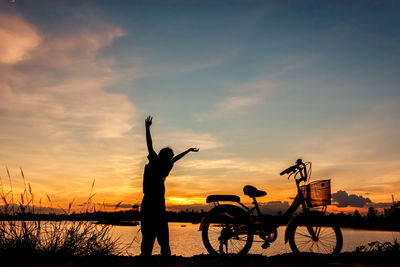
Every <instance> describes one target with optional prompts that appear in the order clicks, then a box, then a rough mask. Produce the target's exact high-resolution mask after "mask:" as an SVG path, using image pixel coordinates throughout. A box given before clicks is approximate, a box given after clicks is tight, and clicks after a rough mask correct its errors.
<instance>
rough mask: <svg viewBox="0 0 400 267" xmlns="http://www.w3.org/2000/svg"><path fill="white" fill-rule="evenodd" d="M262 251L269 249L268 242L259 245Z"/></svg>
mask: <svg viewBox="0 0 400 267" xmlns="http://www.w3.org/2000/svg"><path fill="white" fill-rule="evenodd" d="M261 247H262V248H263V249H267V248H269V241H265V242H264V244H262V245H261Z"/></svg>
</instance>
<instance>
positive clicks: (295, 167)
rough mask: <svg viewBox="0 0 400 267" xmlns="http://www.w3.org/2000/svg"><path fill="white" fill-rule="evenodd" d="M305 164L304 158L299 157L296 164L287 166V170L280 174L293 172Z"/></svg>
mask: <svg viewBox="0 0 400 267" xmlns="http://www.w3.org/2000/svg"><path fill="white" fill-rule="evenodd" d="M303 165H304V163H303V160H302V159H298V160H296V164H295V165H293V166H291V167H289V168H287V169H286V170H284V171H282V172H281V173H280V174H281V175H284V174H289V173H291V172H294V171H296V170H297V169H300V167H301V166H303Z"/></svg>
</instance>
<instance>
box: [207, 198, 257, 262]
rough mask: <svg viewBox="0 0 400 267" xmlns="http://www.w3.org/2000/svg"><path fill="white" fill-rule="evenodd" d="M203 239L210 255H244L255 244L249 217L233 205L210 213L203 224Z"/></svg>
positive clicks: (218, 208) (220, 207) (219, 207)
mask: <svg viewBox="0 0 400 267" xmlns="http://www.w3.org/2000/svg"><path fill="white" fill-rule="evenodd" d="M202 237H203V243H204V246H205V247H206V249H207V251H208V252H209V253H210V254H240V255H244V254H247V252H248V251H249V250H250V248H251V245H252V243H253V233H252V231H251V224H250V220H249V217H248V216H246V214H245V213H244V212H243V211H242V210H241V209H240V208H238V207H237V206H232V205H221V206H218V207H217V208H215V209H214V210H212V211H210V214H209V215H208V216H207V218H206V219H205V221H204V224H203V229H202Z"/></svg>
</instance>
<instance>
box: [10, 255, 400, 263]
mask: <svg viewBox="0 0 400 267" xmlns="http://www.w3.org/2000/svg"><path fill="white" fill-rule="evenodd" d="M399 256H400V253H397V254H389V255H385V254H382V255H377V254H376V253H360V252H346V253H342V254H340V255H338V256H335V257H333V258H331V259H328V260H324V261H311V260H308V259H306V258H303V257H299V256H295V255H293V254H280V255H276V256H271V257H267V256H264V255H256V254H249V255H245V256H231V255H228V256H219V255H218V256H213V255H204V254H201V255H195V256H192V257H182V256H171V257H162V256H159V255H156V256H151V257H140V256H134V257H132V256H86V257H55V256H52V257H45V256H33V255H31V257H25V258H19V259H17V260H16V259H15V258H13V259H10V258H9V257H6V258H3V259H2V263H3V264H4V265H3V266H7V267H8V266H16V265H17V266H128V267H139V266H181V267H186V266H215V267H217V266H218V267H220V266H288V267H289V266H349V267H350V266H351V267H353V266H354V267H358V266H382V265H384V266H398V258H399Z"/></svg>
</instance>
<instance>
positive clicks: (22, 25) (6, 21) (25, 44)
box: [0, 13, 42, 64]
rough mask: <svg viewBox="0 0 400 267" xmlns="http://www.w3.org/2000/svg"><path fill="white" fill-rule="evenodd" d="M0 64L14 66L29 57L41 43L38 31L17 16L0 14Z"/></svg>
mask: <svg viewBox="0 0 400 267" xmlns="http://www.w3.org/2000/svg"><path fill="white" fill-rule="evenodd" d="M0 25H1V26H0V40H1V43H0V63H3V64H15V63H18V62H20V61H22V60H24V59H26V58H28V57H29V53H30V52H31V51H32V50H34V49H35V48H37V47H38V46H39V44H40V43H41V41H42V37H41V35H40V33H39V32H38V30H37V29H36V28H35V27H34V26H33V25H31V24H30V23H29V22H27V21H26V20H25V19H23V18H22V17H19V16H15V15H14V16H13V15H8V14H4V13H0Z"/></svg>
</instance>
